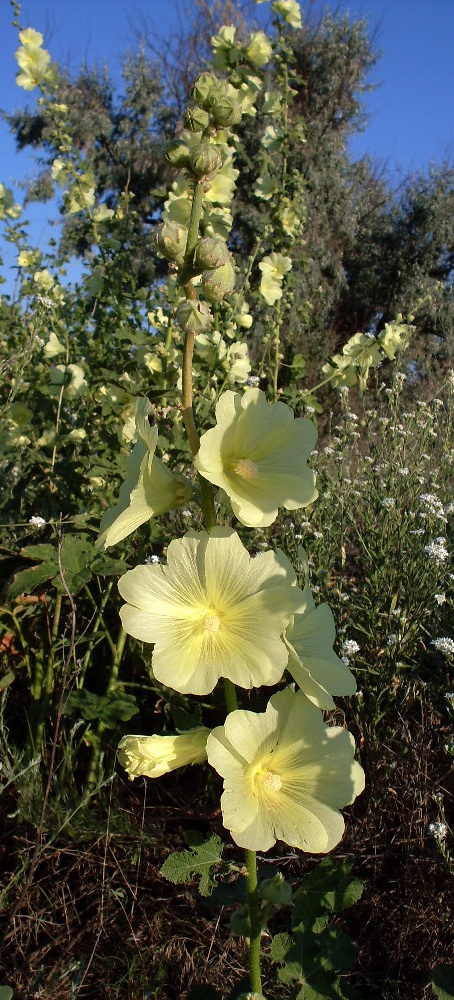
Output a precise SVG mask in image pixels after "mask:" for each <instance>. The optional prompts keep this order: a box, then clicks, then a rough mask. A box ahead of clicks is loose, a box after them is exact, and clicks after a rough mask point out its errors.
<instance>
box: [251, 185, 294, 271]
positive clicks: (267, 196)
mask: <svg viewBox="0 0 454 1000" xmlns="http://www.w3.org/2000/svg"><path fill="white" fill-rule="evenodd" d="M278 187H279V185H278V182H277V179H276V177H271V174H268V173H267V172H266V171H265V173H263V174H262V176H261V177H258V178H257V182H256V185H255V188H254V194H255V197H256V198H261V199H262V201H271V198H272V197H273V195H275V194H276V192H277V190H278ZM279 256H280V254H279ZM268 259H269V258H267V257H265V258H264V260H268ZM288 259H289V258H288ZM259 267H260V264H259Z"/></svg>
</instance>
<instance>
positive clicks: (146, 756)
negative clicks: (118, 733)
mask: <svg viewBox="0 0 454 1000" xmlns="http://www.w3.org/2000/svg"><path fill="white" fill-rule="evenodd" d="M209 732H210V730H209V729H206V728H205V727H204V726H199V727H198V728H197V729H190V730H189V731H188V732H186V733H182V734H181V735H180V736H123V739H122V740H120V743H119V744H118V760H119V761H120V764H121V765H122V767H124V769H125V771H127V772H128V774H129V777H130V778H131V779H132V778H138V777H139V775H141V774H143V775H145V777H147V778H159V777H160V776H161V774H167V772H168V771H174V770H175V769H176V768H177V767H183V766H184V765H185V764H201V763H202V761H204V760H206V759H207V755H206V742H207V736H208V734H209Z"/></svg>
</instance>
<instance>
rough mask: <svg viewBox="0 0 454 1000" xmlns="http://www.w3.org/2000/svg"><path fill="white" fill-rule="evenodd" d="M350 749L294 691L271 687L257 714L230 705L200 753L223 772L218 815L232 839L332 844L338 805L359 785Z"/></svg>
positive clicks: (259, 846)
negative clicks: (204, 751)
mask: <svg viewBox="0 0 454 1000" xmlns="http://www.w3.org/2000/svg"><path fill="white" fill-rule="evenodd" d="M353 752H354V742H353V739H352V737H351V736H350V734H349V733H347V731H346V730H344V729H340V728H339V727H337V726H332V727H328V726H325V724H324V722H323V718H322V715H321V713H320V711H319V710H318V709H317V708H315V706H314V705H312V704H311V702H310V701H308V699H307V698H306V697H305V695H304V694H303V693H302V692H301V691H298V692H297V693H295V692H294V691H292V690H290V689H287V690H285V691H280V692H278V693H277V694H275V695H273V697H272V698H271V699H270V701H269V703H268V707H267V709H266V712H264V713H262V714H259V715H257V714H255V713H254V712H247V711H242V710H240V711H236V712H232V713H231V714H230V715H229V716H228V717H227V719H226V722H225V725H224V726H220V727H219V728H217V729H214V730H213V732H212V733H210V735H209V737H208V740H207V755H208V761H209V763H210V764H211V765H212V767H214V768H215V770H216V771H218V773H219V774H221V775H222V777H223V778H224V792H223V795H222V798H221V808H222V814H223V819H224V825H225V826H226V827H227V829H229V830H230V832H231V835H232V837H233V840H234V841H235V843H237V844H238V845H239V846H240V847H245V848H247V849H248V850H252V851H267V850H269V849H270V848H271V847H273V845H274V844H275V842H276V840H283V841H284V842H285V843H286V844H289V845H290V846H291V847H298V848H300V849H301V850H304V851H310V852H311V853H320V852H325V851H330V850H332V848H333V847H335V846H336V844H337V843H338V842H339V840H340V839H341V837H342V833H343V829H344V821H343V818H342V816H341V814H340V812H339V809H340V808H341V807H342V806H345V805H348V804H349V803H350V802H352V801H353V799H354V798H355V797H356V796H357V795H359V794H360V792H361V791H362V790H363V788H364V773H363V770H362V768H361V767H360V765H359V764H358V763H357V762H356V761H355V760H354V757H353Z"/></svg>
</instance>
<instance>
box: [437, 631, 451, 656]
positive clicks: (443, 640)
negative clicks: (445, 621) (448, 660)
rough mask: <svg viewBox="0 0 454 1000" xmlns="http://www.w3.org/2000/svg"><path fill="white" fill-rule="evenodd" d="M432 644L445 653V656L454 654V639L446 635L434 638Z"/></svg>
mask: <svg viewBox="0 0 454 1000" xmlns="http://www.w3.org/2000/svg"><path fill="white" fill-rule="evenodd" d="M432 646H435V649H437V650H438V652H439V653H443V655H444V656H454V639H450V638H449V637H448V636H446V635H445V636H441V637H440V638H438V639H432Z"/></svg>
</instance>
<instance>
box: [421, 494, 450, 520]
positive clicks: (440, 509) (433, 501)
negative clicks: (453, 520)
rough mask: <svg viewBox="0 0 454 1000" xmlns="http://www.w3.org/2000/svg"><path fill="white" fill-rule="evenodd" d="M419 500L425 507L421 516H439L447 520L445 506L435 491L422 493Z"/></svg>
mask: <svg viewBox="0 0 454 1000" xmlns="http://www.w3.org/2000/svg"><path fill="white" fill-rule="evenodd" d="M419 501H420V503H421V504H422V506H423V507H424V511H422V512H421V515H420V516H421V517H438V518H439V519H440V520H441V521H445V520H446V517H445V509H444V506H443V504H442V503H441V501H440V500H439V499H438V497H436V496H434V495H433V493H421V496H420V498H419Z"/></svg>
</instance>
